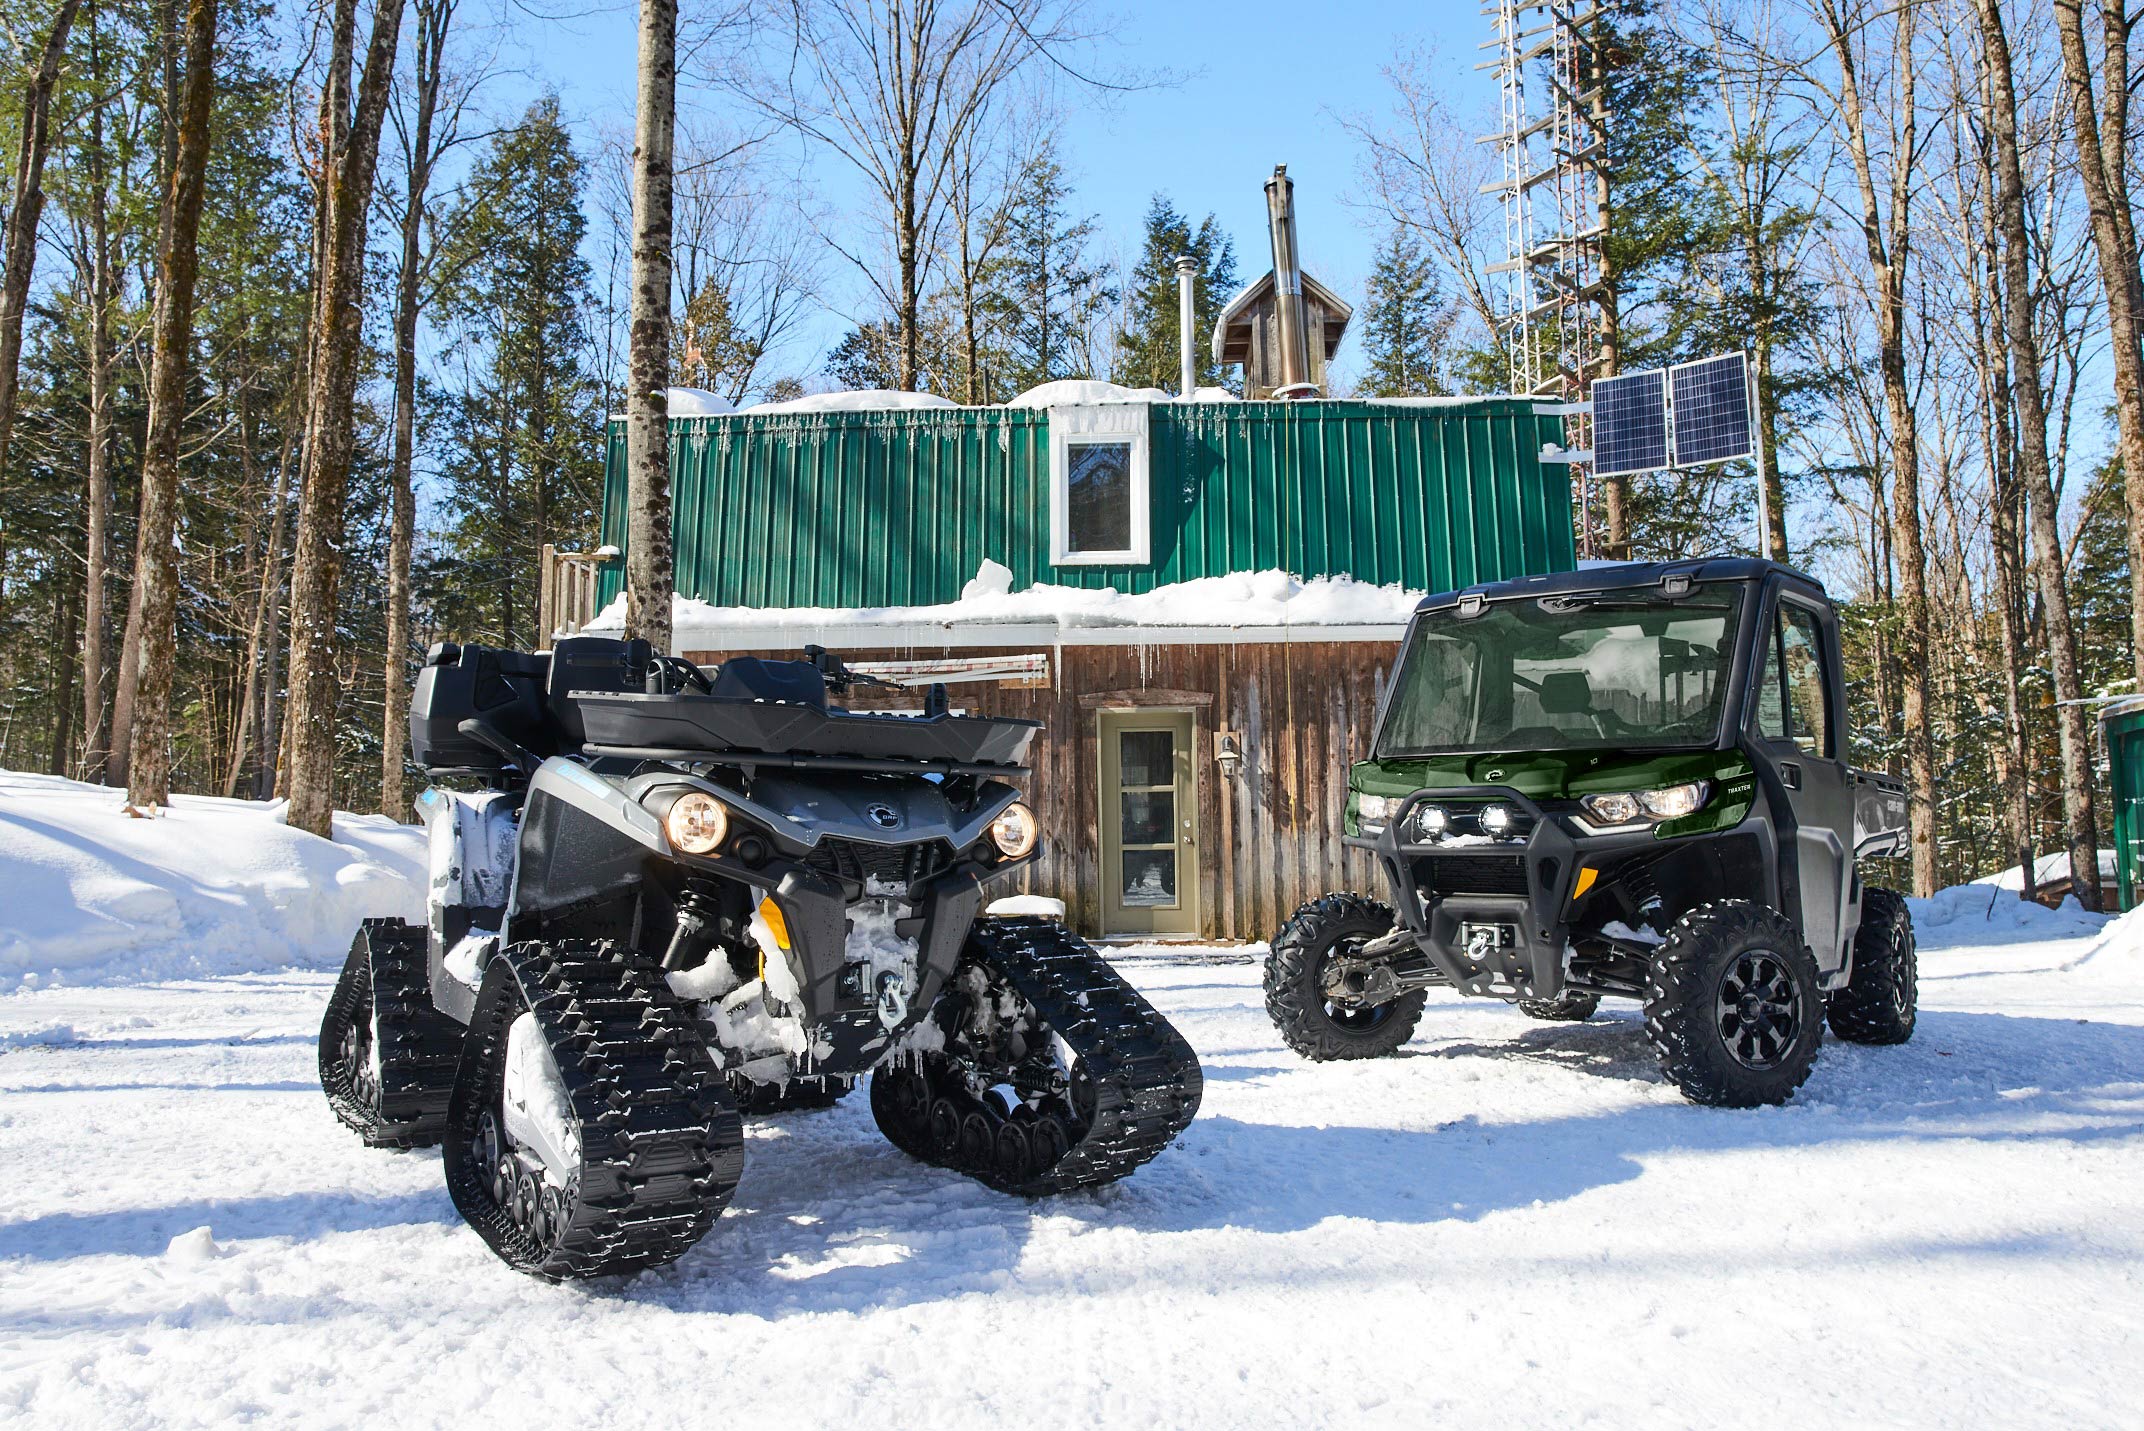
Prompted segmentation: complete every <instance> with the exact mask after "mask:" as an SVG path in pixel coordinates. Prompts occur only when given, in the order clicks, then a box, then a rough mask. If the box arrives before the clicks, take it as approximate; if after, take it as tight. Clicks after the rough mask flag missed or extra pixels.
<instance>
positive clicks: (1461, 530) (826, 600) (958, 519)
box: [602, 398, 1575, 606]
mask: <svg viewBox="0 0 2144 1431" xmlns="http://www.w3.org/2000/svg"><path fill="white" fill-rule="evenodd" d="M1149 413H1150V439H1151V447H1150V451H1151V461H1150V467H1151V472H1150V483H1149V487H1150V494H1151V498H1152V502H1153V512H1152V533H1153V542H1152V551H1153V555H1154V560H1153V561H1152V563H1150V564H1149V565H1146V566H1138V567H1116V566H1065V567H1059V566H1053V565H1052V564H1051V563H1050V559H1049V557H1050V491H1049V466H1050V464H1049V453H1050V444H1049V414H1048V413H1047V412H1045V411H1039V410H1026V409H1014V408H944V409H928V410H923V411H914V412H910V411H902V412H863V413H839V412H836V413H804V414H786V415H785V414H771V415H767V416H762V417H755V416H752V415H750V414H743V415H737V416H731V417H709V418H681V419H678V420H676V421H675V422H673V423H672V424H671V438H672V441H671V456H670V462H671V478H672V496H673V501H674V510H673V513H672V521H673V530H674V534H675V536H676V551H677V589H678V590H679V591H681V592H683V593H685V594H686V595H687V596H695V597H699V598H701V599H702V600H706V601H710V602H714V603H716V604H718V605H725V606H898V605H923V604H929V603H932V602H940V601H951V600H953V599H955V598H957V597H958V596H959V595H960V588H961V585H962V584H963V583H964V582H966V581H967V580H968V579H969V578H970V577H972V576H974V575H975V572H976V568H977V567H979V566H980V565H981V564H982V562H983V561H984V560H985V559H986V558H987V559H990V560H993V561H998V562H1002V563H1004V564H1005V565H1006V566H1008V567H1010V568H1011V569H1012V573H1013V579H1014V583H1015V585H1016V587H1018V586H1027V585H1030V584H1033V583H1035V582H1052V583H1056V584H1059V585H1064V586H1083V587H1099V586H1112V587H1115V588H1117V589H1118V590H1121V591H1145V590H1149V589H1151V588H1152V587H1155V586H1158V585H1162V584H1165V583H1169V582H1176V581H1185V580H1189V579H1191V578H1194V577H1202V576H1220V575H1225V574H1227V573H1230V572H1241V571H1260V570H1265V569H1267V568H1273V567H1279V568H1283V569H1285V570H1287V571H1290V572H1293V573H1295V574H1296V575H1298V576H1305V577H1308V576H1324V575H1331V574H1338V573H1347V574H1350V575H1353V576H1356V577H1360V578H1362V579H1363V580H1366V581H1371V582H1377V583H1380V584H1383V583H1391V582H1399V583H1402V584H1404V585H1406V586H1408V587H1411V588H1415V589H1419V590H1429V591H1441V590H1449V589H1452V588H1455V587H1461V586H1467V585H1471V584H1472V583H1474V582H1477V581H1489V580H1496V579H1501V578H1505V577H1511V576H1519V575H1525V574H1529V573H1535V572H1544V571H1564V570H1568V569H1569V568H1570V567H1571V565H1572V563H1573V561H1574V559H1575V551H1574V548H1573V543H1572V533H1571V516H1570V487H1569V482H1568V475H1567V469H1565V468H1563V467H1561V466H1549V467H1544V466H1543V465H1542V464H1541V462H1540V460H1539V457H1538V454H1539V452H1540V449H1541V446H1542V444H1543V443H1545V442H1550V443H1554V442H1560V441H1561V439H1562V427H1561V424H1560V422H1559V421H1558V420H1556V419H1554V418H1543V417H1537V416H1535V415H1534V413H1533V409H1532V405H1531V404H1530V403H1527V402H1524V401H1521V400H1515V399H1509V398H1484V399H1481V400H1479V401H1475V402H1469V403H1466V404H1463V405H1444V406H1437V407H1402V406H1392V405H1385V404H1371V403H1353V402H1312V403H1278V402H1270V403H1241V404H1233V403H1228V404H1223V403H1203V404H1196V405H1179V404H1174V403H1157V404H1154V405H1153V406H1152V407H1151V408H1150V410H1149ZM624 513H625V427H624V424H623V422H613V423H612V424H611V428H610V434H609V461H608V470H607V477H606V482H605V487H604V498H603V540H604V541H605V542H607V543H610V544H612V545H615V546H617V547H618V548H620V549H621V550H623V548H624V546H625V518H624ZM619 584H620V572H619V570H618V569H617V567H616V566H613V567H612V568H611V569H610V570H608V571H606V572H605V574H604V577H603V583H602V597H603V599H604V600H606V601H608V600H609V599H610V598H612V597H613V596H615V595H616V594H617V591H618V588H619Z"/></svg>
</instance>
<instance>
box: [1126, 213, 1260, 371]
mask: <svg viewBox="0 0 2144 1431" xmlns="http://www.w3.org/2000/svg"><path fill="white" fill-rule="evenodd" d="M1187 253H1188V254H1190V255H1191V256H1192V257H1194V258H1196V259H1197V260H1198V261H1199V282H1198V291H1197V298H1196V301H1195V311H1194V313H1193V315H1192V331H1193V332H1194V333H1196V334H1197V336H1198V344H1199V352H1198V376H1199V386H1201V387H1219V386H1221V385H1222V383H1223V381H1224V376H1225V377H1226V380H1227V381H1228V382H1230V383H1232V384H1233V385H1234V387H1235V388H1238V389H1240V387H1241V386H1242V380H1241V378H1240V377H1238V376H1236V373H1235V370H1234V369H1233V368H1231V369H1229V370H1227V372H1226V374H1225V375H1224V370H1223V369H1222V368H1221V367H1220V366H1219V365H1217V364H1216V363H1215V362H1214V361H1213V354H1212V352H1211V351H1210V350H1209V347H1208V343H1207V339H1208V337H1209V335H1210V334H1211V333H1212V332H1213V325H1214V320H1215V319H1217V318H1218V317H1220V314H1221V308H1222V306H1223V305H1224V304H1226V303H1227V302H1228V300H1229V299H1230V298H1232V297H1234V296H1235V292H1236V245H1235V243H1234V242H1233V241H1232V240H1231V239H1230V238H1229V236H1228V235H1227V234H1226V233H1223V232H1222V230H1221V225H1220V223H1219V222H1218V221H1217V220H1215V218H1214V216H1213V215H1212V214H1208V215H1207V216H1206V217H1205V218H1204V219H1203V220H1201V221H1200V223H1199V226H1198V230H1197V232H1195V233H1194V232H1193V231H1192V228H1191V223H1190V220H1188V219H1186V218H1185V217H1184V215H1183V214H1182V213H1180V212H1179V211H1178V210H1177V207H1176V205H1175V204H1174V203H1172V202H1170V200H1169V197H1168V195H1166V194H1156V195H1155V196H1154V198H1153V201H1152V202H1151V203H1149V204H1148V205H1147V210H1146V240H1145V242H1144V243H1143V244H1142V245H1141V246H1140V250H1139V262H1138V264H1137V266H1136V267H1134V268H1133V269H1132V273H1131V305H1130V309H1131V311H1130V312H1129V314H1128V315H1127V319H1128V321H1127V323H1126V325H1125V329H1124V331H1123V332H1122V333H1120V334H1118V335H1117V357H1116V380H1117V381H1118V382H1120V383H1123V384H1125V385H1126V386H1127V387H1136V388H1167V389H1169V390H1170V391H1172V392H1173V391H1175V390H1176V387H1177V385H1178V384H1179V383H1180V382H1182V380H1183V376H1182V369H1181V363H1180V361H1179V357H1180V354H1179V351H1178V342H1179V337H1178V335H1179V333H1180V331H1181V330H1180V329H1179V328H1178V326H1177V324H1178V314H1179V313H1180V311H1181V306H1180V305H1179V303H1178V301H1177V291H1178V290H1177V275H1176V260H1177V258H1178V256H1179V255H1182V254H1187Z"/></svg>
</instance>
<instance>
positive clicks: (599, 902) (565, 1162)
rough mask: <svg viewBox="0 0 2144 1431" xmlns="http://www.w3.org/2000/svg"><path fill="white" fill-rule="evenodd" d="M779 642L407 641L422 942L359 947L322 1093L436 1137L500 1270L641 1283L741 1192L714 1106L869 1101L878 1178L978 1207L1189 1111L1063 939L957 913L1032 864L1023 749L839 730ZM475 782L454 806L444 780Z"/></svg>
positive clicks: (836, 673) (395, 1137) (862, 679)
mask: <svg viewBox="0 0 2144 1431" xmlns="http://www.w3.org/2000/svg"><path fill="white" fill-rule="evenodd" d="M864 684H874V685H876V684H884V683H883V682H880V681H877V680H875V678H872V677H869V676H866V675H862V674H859V673H857V672H853V671H851V670H850V669H849V668H848V667H847V666H846V665H844V664H843V663H842V662H841V661H840V660H839V658H837V657H834V656H832V655H829V654H828V653H826V652H824V651H822V650H819V649H818V648H807V659H806V660H802V661H773V660H764V659H759V658H755V657H746V656H739V657H733V658H732V659H730V660H728V661H726V662H724V663H722V664H721V665H720V666H719V667H716V668H714V669H713V671H712V673H711V674H710V672H709V671H707V670H703V669H702V668H700V667H698V666H696V665H693V664H691V663H689V662H687V661H684V660H681V659H678V658H676V657H672V656H666V655H662V654H659V653H657V652H655V651H653V650H652V649H651V648H650V646H649V645H648V643H646V642H644V641H630V642H627V641H617V640H608V639H603V638H598V637H573V638H568V639H562V640H560V641H558V642H557V644H556V645H555V646H554V647H553V648H552V649H551V650H550V651H549V652H548V653H543V652H539V653H536V654H525V653H520V652H514V651H504V650H494V649H490V648H486V647H481V646H456V645H452V644H448V645H441V646H438V647H435V648H433V650H432V651H431V653H430V655H429V657H428V658H427V661H426V664H425V667H424V669H423V670H422V672H421V673H420V674H419V677H418V680H417V684H416V689H415V692H414V695H413V700H412V705H411V713H410V739H411V747H412V751H413V754H414V757H415V759H416V761H417V762H418V763H419V764H420V765H422V766H424V767H425V768H426V770H427V771H428V773H429V774H430V775H431V776H432V777H433V778H434V779H435V780H436V781H438V782H442V783H438V784H435V785H434V786H433V787H432V788H430V789H428V790H427V791H426V792H425V793H424V795H423V796H422V797H421V798H420V799H419V801H418V807H419V810H420V811H421V813H422V814H423V816H424V819H425V822H426V824H427V826H428V830H429V838H430V852H431V890H430V898H429V914H428V919H427V923H426V927H425V928H422V929H418V928H413V927H411V926H410V925H408V924H405V923H403V922H401V921H399V920H368V921H366V923H365V925H364V927H363V928H362V929H361V930H360V931H359V933H358V935H357V938H356V942H355V943H354V944H353V946H352V948H351V950H350V958H349V962H348V964H347V965H346V966H345V967H344V969H343V973H342V977H341V980H340V981H339V982H338V983H337V985H336V987H335V991H334V994H333V996H332V998H331V1000H330V1003H329V1006H328V1011H327V1015H326V1018H325V1019H324V1020H323V1021H322V1024H321V1028H320V1078H321V1084H322V1086H323V1087H324V1088H325V1090H326V1092H327V1095H328V1100H329V1102H330V1103H331V1104H332V1105H333V1107H334V1110H335V1112H336V1114H337V1116H339V1117H340V1118H341V1119H342V1121H343V1122H344V1123H346V1124H348V1125H349V1126H350V1127H351V1128H353V1129H355V1130H356V1131H357V1132H358V1134H359V1135H360V1136H362V1137H363V1138H364V1140H365V1141H366V1142H367V1143H369V1144H372V1145H374V1146H377V1147H398V1148H408V1147H415V1146H419V1145H425V1144H432V1143H440V1144H443V1145H444V1147H443V1156H444V1162H445V1171H446V1178H447V1187H448V1191H449V1193H450V1194H451V1195H452V1197H453V1200H454V1205H455V1207H456V1208H457V1209H459V1210H460V1212H461V1214H462V1216H463V1217H464V1218H466V1219H467V1220H468V1221H469V1222H470V1224H471V1225H472V1226H474V1227H475V1228H476V1230H477V1231H478V1232H479V1233H480V1234H482V1236H483V1237H484V1240H485V1241H486V1242H487V1243H489V1244H490V1246H491V1248H492V1250H493V1251H495V1252H496V1253H497V1254H498V1255H499V1256H500V1257H501V1258H502V1259H504V1260H505V1261H506V1262H507V1263H508V1264H509V1265H511V1266H513V1267H515V1268H517V1269H519V1270H521V1271H524V1272H528V1273H532V1274H534V1275H536V1276H539V1277H544V1278H549V1279H558V1278H567V1277H591V1276H597V1275H602V1274H609V1273H621V1272H631V1271H634V1270H636V1269H640V1268H645V1267H651V1266H656V1265H659V1264H661V1263H665V1262H669V1261H671V1260H673V1259H675V1258H676V1257H678V1256H679V1255H680V1254H681V1253H683V1252H684V1251H685V1250H686V1249H687V1248H689V1247H691V1246H692V1245H693V1244H694V1243H695V1242H696V1241H698V1240H699V1239H700V1237H701V1236H703V1235H704V1234H705V1233H706V1232H707V1230H708V1229H709V1227H710V1226H712V1224H713V1223H714V1220H715V1218H716V1217H717V1216H718V1215H719V1214H720V1213H721V1212H722V1209H723V1207H724V1206H725V1205H726V1204H727V1203H728V1201H729V1198H730V1194H731V1192H732V1191H733V1190H734V1189H735V1187H736V1186H737V1179H738V1175H739V1173H740V1171H741V1170H742V1167H743V1164H744V1137H743V1129H742V1125H741V1122H740V1116H741V1114H743V1113H762V1112H774V1111H778V1110H782V1109H796V1108H816V1107H825V1106H827V1105H829V1104H831V1103H833V1102H834V1101H836V1100H837V1099H839V1098H841V1097H842V1096H843V1095H844V1094H845V1093H847V1092H848V1091H849V1090H850V1088H851V1087H852V1086H853V1085H854V1083H855V1082H856V1081H857V1079H858V1078H860V1077H861V1076H863V1075H864V1074H866V1073H868V1074H870V1076H871V1088H870V1102H871V1111H872V1114H873V1115H874V1117H875V1118H876V1120H877V1122H878V1126H879V1128H880V1129H881V1130H882V1131H883V1132H884V1133H885V1135H886V1136H887V1138H889V1139H890V1140H891V1141H892V1142H893V1143H894V1144H895V1145H896V1146H897V1147H899V1148H900V1149H902V1151H904V1152H906V1153H908V1154H910V1155H911V1156H914V1157H916V1158H919V1159H922V1160H923V1161H925V1162H929V1163H934V1164H938V1165H941V1166H945V1167H949V1168H954V1169H957V1170H958V1171H960V1172H962V1173H965V1174H967V1175H968V1176H970V1177H973V1178H976V1179H978V1180H980V1181H982V1182H984V1183H986V1184H988V1185H989V1186H991V1187H993V1188H996V1189H998V1190H1000V1191H1003V1192H1007V1193H1015V1194H1022V1195H1029V1196H1033V1195H1040V1194H1046V1193H1055V1192H1061V1191H1064V1190H1067V1189H1071V1188H1078V1187H1087V1186H1093V1185H1096V1184H1100V1183H1107V1182H1111V1181H1113V1180H1115V1179H1117V1178H1121V1177H1123V1176H1125V1175H1126V1174H1128V1173H1130V1172H1131V1171H1132V1170H1133V1169H1134V1168H1137V1167H1139V1166H1140V1165H1141V1164H1142V1163H1145V1162H1146V1161H1147V1160H1148V1159H1150V1158H1152V1157H1153V1156H1154V1155H1155V1154H1156V1153H1158V1152H1160V1151H1161V1149H1162V1148H1164V1147H1165V1146H1167V1145H1168V1144H1169V1142H1170V1141H1171V1140H1173V1139H1174V1138H1175V1137H1176V1135H1177V1134H1178V1133H1180V1132H1182V1131H1183V1129H1184V1127H1185V1126H1186V1125H1187V1124H1188V1123H1189V1122H1190V1121H1191V1118H1192V1116H1193V1114H1194V1113H1196V1112H1197V1110H1198V1104H1199V1096H1200V1091H1201V1086H1202V1084H1201V1075H1200V1070H1199V1064H1198V1060H1197V1058H1196V1056H1195V1055H1194V1054H1193V1053H1192V1051H1191V1048H1190V1046H1189V1045H1188V1044H1186V1043H1185V1042H1184V1040H1183V1038H1182V1037H1181V1036H1179V1035H1178V1034H1177V1032H1176V1030H1175V1029H1174V1028H1172V1027H1171V1026H1170V1025H1169V1024H1168V1022H1167V1021H1166V1020H1164V1019H1163V1018H1162V1017H1161V1016H1160V1015H1159V1014H1158V1013H1156V1012H1155V1011H1154V1009H1153V1008H1152V1007H1151V1006H1149V1005H1148V1004H1147V1002H1146V1001H1145V1000H1144V999H1143V998H1141V997H1140V996H1139V994H1138V993H1137V992H1136V991H1134V990H1133V989H1132V987H1131V986H1130V985H1129V984H1127V983H1126V982H1125V981H1124V980H1123V979H1122V978H1120V977H1119V976H1118V975H1117V974H1116V973H1115V972H1114V971H1113V970H1112V969H1111V968H1110V967H1109V966H1108V964H1106V963H1105V962H1103V960H1102V959H1101V957H1100V956H1099V955H1097V954H1096V953H1095V952H1094V950H1092V949H1091V948H1089V947H1088V946H1087V945H1086V944H1085V943H1083V942H1082V941H1081V940H1079V939H1078V938H1076V937H1074V936H1073V935H1072V934H1070V933H1069V932H1067V931H1066V930H1065V929H1064V928H1063V927H1062V926H1060V925H1058V924H1056V923H1054V922H1051V921H1046V920H1037V919H996V918H989V917H984V916H982V915H980V914H979V911H980V910H981V908H982V906H983V891H984V887H985V886H986V885H987V884H989V883H991V882H992V881H996V880H999V879H1002V878H1003V877H1004V876H1006V875H1008V874H1011V873H1013V872H1014V871H1016V870H1018V869H1019V868H1020V867H1022V866H1023V865H1025V864H1027V863H1028V862H1030V861H1031V860H1033V859H1034V858H1035V855H1036V852H1037V849H1038V847H1039V841H1040V834H1039V831H1038V829H1037V827H1036V821H1035V816H1034V813H1033V812H1032V811H1031V810H1030V809H1029V808H1028V806H1027V805H1025V804H1024V803H1022V802H1021V801H1020V799H1019V793H1018V791H1017V790H1016V789H1015V788H1014V787H1013V786H1012V785H1011V784H1009V783H1007V782H1008V780H1010V779H1012V778H1015V777H1018V776H1020V775H1022V774H1024V773H1025V767H1023V765H1022V764H1021V762H1022V760H1023V759H1024V758H1025V754H1026V750H1027V747H1028V744H1029V742H1030V740H1031V739H1032V738H1033V735H1034V733H1035V730H1036V729H1037V728H1038V727H1037V726H1036V725H1035V723H1034V722H1032V721H1019V720H1006V719H995V718H985V717H977V716H970V715H964V714H961V713H958V712H955V711H952V710H951V709H949V707H948V702H947V697H946V692H945V688H944V687H943V686H942V685H933V686H930V687H928V688H927V690H926V691H925V693H924V694H923V697H922V708H921V710H920V712H918V711H913V710H911V711H909V712H905V713H900V712H891V711H880V712H871V711H865V710H851V709H846V708H844V707H843V706H842V705H839V704H835V703H834V702H833V701H830V699H829V696H830V694H831V696H833V697H835V698H839V699H841V700H847V699H848V694H849V691H850V689H851V688H852V687H853V686H858V685H864ZM450 780H451V781H456V782H458V783H459V784H462V785H465V786H468V785H473V786H477V787H480V788H478V789H477V790H476V791H475V792H474V793H469V792H467V791H463V790H457V789H454V788H450V786H449V785H448V784H446V783H444V782H447V781H450Z"/></svg>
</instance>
